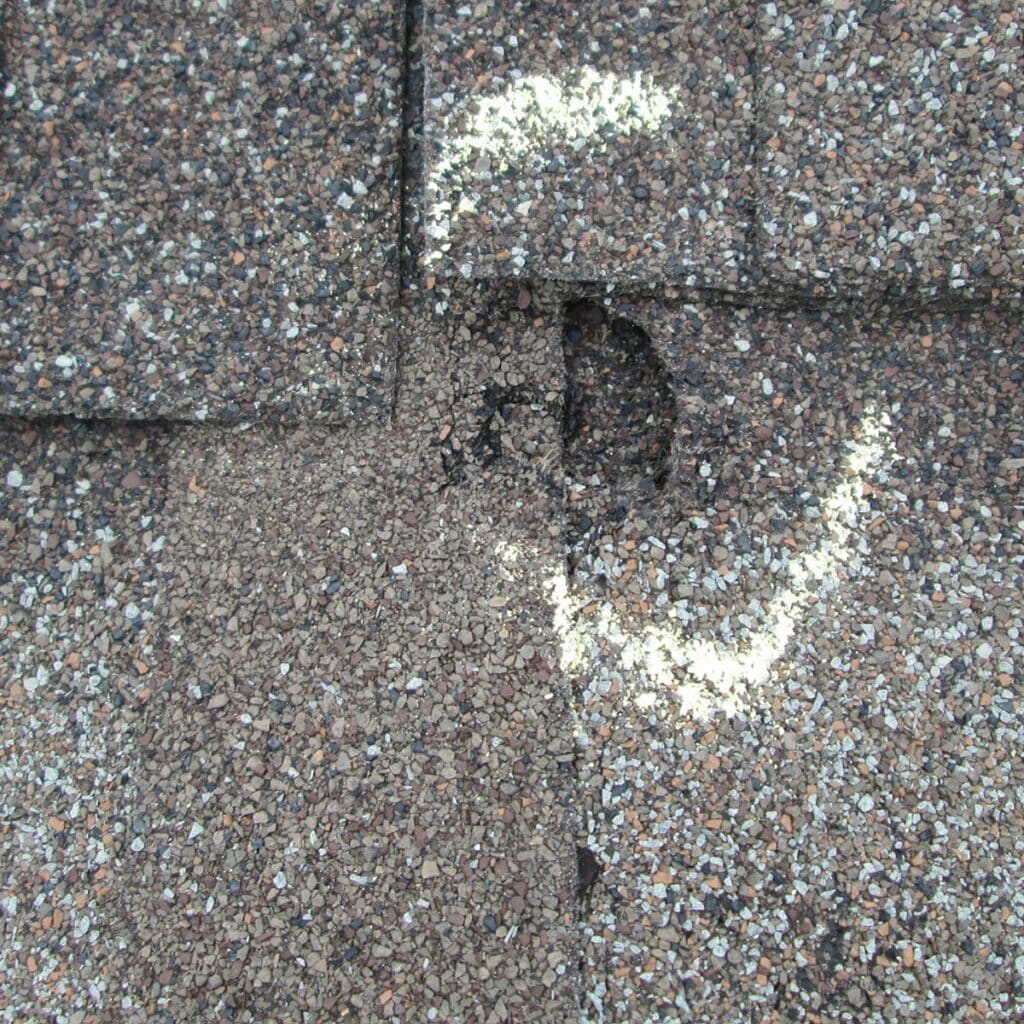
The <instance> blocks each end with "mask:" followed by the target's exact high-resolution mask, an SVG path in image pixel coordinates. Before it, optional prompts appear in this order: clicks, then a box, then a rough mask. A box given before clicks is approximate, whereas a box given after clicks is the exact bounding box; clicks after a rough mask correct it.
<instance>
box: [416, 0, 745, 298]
mask: <svg viewBox="0 0 1024 1024" xmlns="http://www.w3.org/2000/svg"><path fill="white" fill-rule="evenodd" d="M427 7H428V12H427V27H426V30H425V44H426V45H425V62H426V98H425V125H426V128H425V130H426V138H427V156H426V174H425V181H426V196H425V227H426V253H425V257H426V259H425V262H426V266H427V268H428V269H433V268H437V269H441V270H443V271H446V272H455V273H461V274H463V275H464V276H477V277H492V276H508V275H515V276H524V277H531V276H532V277H537V278H539V277H552V278H558V279H568V280H579V279H583V280H598V281H616V282H620V281H637V280H661V279H670V280H685V281H690V282H692V283H698V284H705V283H706V284H710V285H712V286H715V287H723V288H736V287H737V286H738V285H740V284H741V283H742V282H743V280H744V264H745V260H746V251H745V244H744V243H745V236H746V232H747V229H748V226H749V212H750V201H751V199H752V198H753V176H752V167H751V160H752V152H751V146H752V141H753V116H754V114H753V78H752V74H751V63H750V58H751V55H752V52H753V47H754V42H753V5H752V4H750V3H743V2H736V0H717V2H715V3H712V4H702V5H693V4H673V5H667V6H666V5H659V4H654V5H650V6H647V5H643V4H639V3H633V2H616V3H601V4H596V3H593V4H568V5H563V4H550V3H541V2H534V0H520V2H517V3H515V4H487V3H479V4H464V5H463V4H456V3H448V2H436V3H429V4H428V5H427Z"/></svg>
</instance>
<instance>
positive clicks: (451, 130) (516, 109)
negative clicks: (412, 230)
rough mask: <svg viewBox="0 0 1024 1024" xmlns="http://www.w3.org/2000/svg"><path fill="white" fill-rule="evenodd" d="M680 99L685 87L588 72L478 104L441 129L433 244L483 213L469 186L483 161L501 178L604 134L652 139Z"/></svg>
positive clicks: (513, 88) (433, 182) (534, 80)
mask: <svg viewBox="0 0 1024 1024" xmlns="http://www.w3.org/2000/svg"><path fill="white" fill-rule="evenodd" d="M679 95H680V93H679V90H678V88H675V87H672V86H662V85H658V84H656V83H655V82H654V81H653V80H652V79H651V77H650V76H649V75H646V74H643V73H642V72H634V73H632V74H629V75H615V74H608V73H603V72H599V71H597V70H596V69H595V68H591V67H585V68H583V70H582V71H580V72H579V73H578V74H577V75H575V76H574V77H573V79H572V80H571V81H569V80H565V81H559V80H558V79H555V78H552V77H550V76H549V75H527V76H524V77H522V78H517V79H515V80H514V81H512V82H511V83H510V84H509V85H508V86H507V87H506V88H505V89H504V90H502V91H501V92H499V93H495V94H494V95H491V96H483V97H471V98H470V100H469V102H468V103H465V104H462V105H461V106H460V107H459V108H458V109H457V110H456V111H455V112H454V113H453V114H451V115H450V116H449V117H447V118H446V119H445V121H444V123H443V126H442V129H441V131H442V133H443V140H442V142H441V145H440V153H439V156H438V159H437V161H436V162H435V164H434V166H433V167H432V169H431V171H430V173H429V175H428V177H427V217H426V225H425V230H426V236H427V240H428V243H430V244H433V245H435V246H440V247H442V248H443V247H444V245H445V243H446V242H447V240H448V239H449V238H450V236H451V232H452V226H453V224H454V222H455V221H456V220H457V219H458V217H459V216H460V215H463V214H470V213H474V212H475V211H476V205H475V200H474V198H473V195H472V193H471V192H470V190H469V187H468V185H469V180H470V178H471V171H470V168H471V165H472V163H473V162H475V160H476V159H478V158H480V157H486V158H488V160H489V165H488V171H489V173H499V174H500V173H501V172H503V171H506V170H508V169H509V168H510V167H512V166H513V165H514V164H515V163H516V162H517V161H520V160H521V159H522V158H523V157H524V156H525V155H527V154H528V153H534V152H536V153H544V152H546V151H549V150H550V149H551V147H552V146H553V145H555V144H556V143H557V145H558V148H559V149H560V150H562V151H565V150H570V151H577V152H578V151H580V150H582V149H583V148H584V147H586V146H592V145H593V144H594V143H595V142H599V141H600V139H601V137H602V135H604V134H608V135H609V137H611V135H612V133H614V134H615V135H621V134H635V133H643V132H647V133H652V132H655V131H657V130H658V129H659V128H660V127H661V126H662V125H663V124H665V122H666V121H667V120H668V119H669V117H670V115H671V113H672V110H673V106H674V105H676V104H678V102H679ZM470 106H471V107H472V112H471V113H467V111H468V110H469V109H470ZM456 125H458V128H456ZM456 192H458V193H459V194H458V198H457V199H456V197H455V193H456ZM453 201H454V206H453ZM521 205H525V206H527V207H528V204H521ZM521 212H523V213H526V212H528V209H525V210H523V211H521ZM428 248H429V245H428ZM440 257H441V252H440V251H433V252H428V254H427V260H428V262H435V261H436V260H438V259H440Z"/></svg>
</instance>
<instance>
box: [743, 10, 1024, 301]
mask: <svg viewBox="0 0 1024 1024" xmlns="http://www.w3.org/2000/svg"><path fill="white" fill-rule="evenodd" d="M1022 33H1024V17H1022V14H1021V8H1020V5H1019V4H1014V3H1008V2H1001V0H985V2H982V3H977V4H971V5H969V6H967V7H958V6H956V5H952V6H951V5H949V4H945V3H936V2H929V3H923V4H922V3H906V2H898V3H884V4H878V3H871V4H866V5H864V4H853V5H849V4H834V5H833V4H828V5H821V4H807V3H793V2H780V3H772V4H765V5H763V6H762V9H761V13H760V16H759V52H758V62H759V71H758V110H759V115H760V119H761V120H760V123H759V125H758V140H759V147H758V158H757V165H758V212H757V231H756V236H755V238H756V242H755V244H756V248H757V254H758V260H759V262H760V266H761V269H762V270H763V272H764V273H765V275H766V276H767V280H768V282H770V283H771V284H772V285H774V287H776V288H782V289H783V290H789V291H793V292H799V293H823V294H835V293H845V294H849V295H858V294H870V293H874V294H879V293H883V294H884V293H889V294H893V293H899V292H912V293H915V294H918V295H924V296H931V295H950V296H952V297H954V298H961V299H962V298H980V299H987V298H992V297H995V298H1006V297H1007V296H1011V295H1018V296H1019V295H1020V293H1021V288H1022V286H1024V135H1022V130H1024V129H1022V122H1024V99H1022V97H1024V93H1022V80H1024V35H1022Z"/></svg>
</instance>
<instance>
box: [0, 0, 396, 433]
mask: <svg viewBox="0 0 1024 1024" xmlns="http://www.w3.org/2000/svg"><path fill="white" fill-rule="evenodd" d="M3 46H4V50H5V54H4V60H5V65H6V68H7V74H6V76H5V80H4V82H5V84H4V99H3V108H2V110H3V112H2V114H0V118H2V127H3V142H2V150H0V182H2V184H0V197H2V205H0V227H2V231H3V237H2V245H0V299H2V301H3V303H4V315H3V318H2V324H0V343H2V345H3V363H2V377H0V407H2V408H3V409H4V410H5V411H7V412H18V413H46V412H57V413H64V412H74V413H76V414H79V415H103V416H117V417H132V418H136V417H152V416H174V417H181V418H184V419H203V418H211V419H219V418H254V417H256V416H260V415H269V416H273V417H275V418H283V419H294V418H297V417H300V416H302V417H309V416H315V417H318V418H321V419H327V420H332V421H335V420H350V419H353V418H355V419H359V420H377V419H380V417H381V416H382V415H384V414H386V411H387V408H388V399H389V396H390V390H391V388H390V379H391V373H392V364H393V352H392V348H393V343H392V339H391V336H390V332H389V330H388V314H389V311H390V304H391V301H392V299H393V294H394V291H395V276H396V269H397V252H396V245H397V236H398V227H397V212H396V203H397V194H398V186H397V181H396V165H397V150H398V143H399V94H400V85H401V81H400V79H401V61H400V57H399V49H398V47H399V40H398V30H397V25H396V16H395V10H394V8H393V6H392V5H390V4H377V3H370V2H365V3H363V2H360V3H356V4H337V3H332V4H322V5H317V6H316V7H315V8H309V7H306V6H304V5H301V4H296V3H292V2H290V0H289V2H286V3H282V4H279V5H274V8H273V10H271V9H270V8H266V7H265V5H262V4H260V3H257V2H255V0H247V2H245V3H241V4H232V5H229V6H228V7H220V6H216V5H174V4H167V3H160V2H153V3H147V4H143V5H132V7H131V9H124V10H110V9H108V8H107V7H105V6H102V5H82V4H78V3H71V2H63V0H62V2H59V3H56V4H36V3H30V2H27V0H21V2H18V3H16V4H13V5H12V6H11V8H10V11H9V15H8V17H7V19H6V21H5V24H4V28H3Z"/></svg>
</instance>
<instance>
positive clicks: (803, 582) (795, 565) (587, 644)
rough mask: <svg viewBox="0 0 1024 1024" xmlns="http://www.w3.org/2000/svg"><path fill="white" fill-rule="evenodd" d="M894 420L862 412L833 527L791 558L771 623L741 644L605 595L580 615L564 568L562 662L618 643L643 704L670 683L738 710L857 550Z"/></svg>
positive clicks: (689, 696) (558, 578)
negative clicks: (622, 611)
mask: <svg viewBox="0 0 1024 1024" xmlns="http://www.w3.org/2000/svg"><path fill="white" fill-rule="evenodd" d="M888 427H889V417H888V415H887V414H886V413H884V412H883V413H881V414H875V413H873V412H871V411H869V412H868V413H866V414H865V416H864V419H863V421H862V425H861V433H860V436H859V438H858V439H857V440H856V441H855V442H854V443H853V446H852V450H851V452H850V454H849V456H848V458H847V459H846V464H845V472H844V478H843V479H842V481H841V482H840V483H839V484H838V485H837V486H836V487H835V488H834V489H833V490H832V491H831V493H830V494H829V495H828V496H827V498H826V499H825V501H824V502H823V513H824V516H825V517H826V520H827V522H828V524H829V527H828V535H827V536H826V537H825V539H824V540H823V541H822V542H821V544H819V545H818V546H817V547H816V548H814V549H812V550H810V551H807V552H805V553H804V554H802V555H800V556H799V557H798V558H796V559H794V560H793V562H792V563H790V566H789V572H788V575H789V582H788V585H787V586H785V587H784V588H782V589H781V590H780V591H779V592H777V593H776V594H775V595H774V597H773V598H772V599H771V601H770V602H769V606H768V609H767V619H768V622H769V625H768V626H766V627H765V628H763V629H760V630H758V631H756V632H753V633H752V634H751V635H750V636H749V637H747V639H746V640H745V642H743V643H742V644H725V643H718V642H714V641H710V640H704V639H687V637H686V635H685V634H684V632H683V629H682V626H681V625H680V624H676V623H671V622H670V623H654V622H643V621H638V620H636V619H625V618H623V617H622V616H621V615H619V614H618V613H617V612H616V611H615V609H614V608H613V606H612V605H611V604H609V603H607V602H605V603H604V604H602V605H601V606H600V608H599V609H598V610H597V613H596V614H592V615H589V616H587V615H581V614H578V612H579V607H578V606H579V604H580V603H582V602H579V601H574V600H573V599H572V598H571V597H570V593H569V584H568V580H567V578H566V576H565V574H564V573H559V574H556V575H555V576H554V577H552V578H551V579H550V580H549V582H548V586H547V591H548V596H549V599H550V600H551V602H552V605H553V607H554V609H555V616H554V618H555V628H556V630H557V631H558V633H559V635H560V637H561V643H562V658H561V660H562V669H563V670H564V671H566V672H579V671H581V670H584V669H585V668H586V667H587V665H588V664H594V662H595V659H597V658H599V657H601V656H604V657H607V652H608V650H611V651H614V652H616V653H617V657H618V660H619V667H620V668H621V669H622V670H623V671H624V672H625V673H627V674H629V675H631V676H634V677H636V676H638V677H640V678H641V679H642V681H643V685H645V686H647V687H648V689H647V690H646V691H644V692H642V693H641V694H640V695H639V698H638V699H639V701H640V703H641V704H642V705H651V704H654V703H655V702H656V701H657V700H658V697H659V694H664V693H672V694H673V695H674V697H675V701H676V703H678V705H679V709H680V711H682V712H684V713H687V714H694V715H701V716H703V715H707V714H709V713H711V712H713V711H714V710H723V711H725V712H727V713H729V714H735V713H736V712H738V711H739V710H741V709H742V708H743V707H744V706H746V705H747V704H748V703H749V699H750V696H751V695H752V691H753V690H754V689H756V688H757V687H758V686H762V685H763V684H764V683H765V682H766V681H767V680H768V678H769V675H770V673H771V671H772V668H773V667H774V666H775V664H776V663H777V662H778V661H779V660H780V659H781V658H782V657H783V655H784V654H785V653H786V650H787V649H788V647H789V644H790V642H791V641H792V640H793V638H794V636H795V635H796V633H797V630H798V629H799V627H800V625H801V608H802V607H803V606H804V605H806V604H807V601H808V598H809V597H810V596H811V595H812V594H813V595H816V596H820V595H821V594H823V593H827V592H829V591H832V590H835V589H836V588H838V586H839V584H840V579H841V575H842V569H843V566H844V565H848V564H850V563H852V562H854V561H855V560H856V557H857V548H858V545H859V544H860V543H861V526H862V523H861V519H862V516H863V514H864V513H865V511H866V509H865V505H864V502H863V498H862V492H863V487H864V483H865V481H866V480H867V479H868V478H869V477H870V475H871V474H872V471H873V470H874V471H877V470H878V468H879V467H880V466H881V465H882V464H883V463H884V461H885V459H886V453H887V448H888V443H887V442H888Z"/></svg>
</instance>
